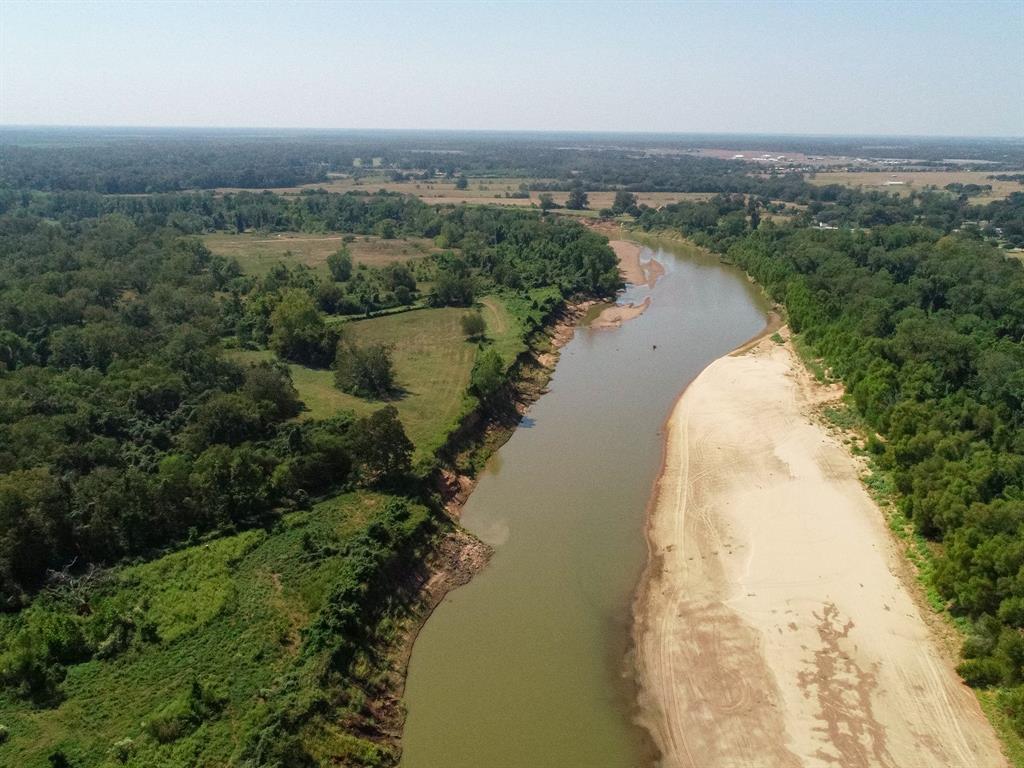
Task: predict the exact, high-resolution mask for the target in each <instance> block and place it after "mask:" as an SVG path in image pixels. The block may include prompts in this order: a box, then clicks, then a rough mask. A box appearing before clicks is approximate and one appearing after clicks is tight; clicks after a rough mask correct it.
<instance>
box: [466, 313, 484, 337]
mask: <svg viewBox="0 0 1024 768" xmlns="http://www.w3.org/2000/svg"><path fill="white" fill-rule="evenodd" d="M486 331H487V323H485V322H484V317H483V315H481V314H480V313H479V312H467V313H466V314H464V315H463V316H462V333H463V334H465V336H466V338H469V339H482V338H483V336H484V333H486Z"/></svg>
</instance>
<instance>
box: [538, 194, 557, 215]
mask: <svg viewBox="0 0 1024 768" xmlns="http://www.w3.org/2000/svg"><path fill="white" fill-rule="evenodd" d="M557 207H558V203H556V202H555V198H554V197H552V196H551V193H550V192H543V193H541V196H540V209H541V210H542V211H543V212H544V213H547V212H548V211H550V210H552V209H553V208H557Z"/></svg>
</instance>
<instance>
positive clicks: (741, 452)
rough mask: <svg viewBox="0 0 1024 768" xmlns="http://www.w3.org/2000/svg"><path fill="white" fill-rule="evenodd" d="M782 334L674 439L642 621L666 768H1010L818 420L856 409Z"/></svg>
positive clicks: (669, 427)
mask: <svg viewBox="0 0 1024 768" xmlns="http://www.w3.org/2000/svg"><path fill="white" fill-rule="evenodd" d="M780 326H781V318H779V317H778V315H777V314H775V313H771V314H770V315H769V318H768V322H767V323H766V326H765V328H764V329H763V330H762V332H761V333H759V334H758V335H757V336H755V337H754V338H753V339H751V340H749V341H748V342H746V343H744V344H742V345H740V346H739V347H738V348H737V349H735V350H733V351H732V352H730V353H728V354H727V355H725V356H723V357H721V358H719V359H718V360H716V361H714V362H713V363H711V365H709V366H708V367H707V368H705V370H704V371H703V372H702V373H701V374H700V375H699V376H698V377H697V378H696V379H695V380H694V381H693V382H691V383H690V385H689V386H687V387H686V388H685V389H684V390H683V391H682V392H681V393H680V395H679V397H678V399H677V401H676V403H675V405H674V406H673V409H672V412H671V415H670V416H669V418H668V420H667V421H666V424H665V442H664V446H663V453H662V467H661V471H660V472H659V476H658V479H657V481H656V483H655V487H654V488H653V490H652V495H651V497H650V500H649V502H648V511H647V522H646V525H645V534H646V538H647V545H648V563H647V566H646V568H645V570H644V572H643V575H642V578H641V582H640V586H639V588H638V590H637V594H636V596H635V599H634V603H633V618H634V623H633V636H632V640H633V647H632V652H631V659H630V663H631V666H632V672H633V674H634V675H635V677H636V688H637V692H638V699H637V703H636V709H635V712H636V717H635V720H636V722H637V723H638V724H640V725H641V726H642V727H644V728H645V729H646V730H647V731H648V732H649V733H650V734H651V736H652V738H653V740H654V741H655V743H656V744H657V746H658V749H659V751H660V753H661V755H662V762H661V763H660V764H661V765H664V766H665V768H669V766H694V768H697V766H699V768H713V767H714V766H722V767H723V768H724V767H725V766H729V768H734V767H736V766H743V765H750V766H755V765H756V766H764V765H772V766H776V765H777V766H786V767H787V768H788V767H789V766H793V768H797V767H798V766H799V767H801V768H802V767H803V766H826V765H834V764H837V763H838V764H841V765H843V766H844V768H845V767H846V766H851V768H854V767H855V768H860V767H861V766H865V767H866V766H876V765H877V766H901V767H902V766H908V767H909V766H922V768H923V766H925V765H932V764H941V765H950V766H960V765H963V766H964V767H965V768H966V766H968V765H979V766H980V765H984V766H998V765H1005V759H1004V758H1003V757H1002V755H1001V752H1000V748H999V744H998V741H997V740H996V738H995V736H994V734H993V733H992V730H991V727H990V726H989V724H988V722H987V720H986V719H985V718H984V716H983V715H982V713H981V711H980V708H979V706H978V704H977V701H976V699H975V698H974V696H973V694H972V693H971V691H970V690H969V689H967V688H966V687H965V686H963V685H962V684H961V683H960V681H959V678H958V677H957V676H956V675H955V673H954V672H953V670H952V666H951V664H950V663H949V661H948V658H947V657H946V655H945V654H944V653H942V652H940V649H939V647H938V645H939V639H938V638H936V637H934V636H933V633H932V632H931V630H930V629H929V628H928V626H927V623H926V622H925V620H924V617H923V616H922V615H921V613H920V611H919V608H918V606H917V605H916V603H915V602H914V600H913V599H912V595H911V594H910V593H911V592H912V590H910V589H908V588H907V586H906V585H905V584H904V583H903V581H902V580H900V579H899V578H898V577H897V576H896V575H895V574H896V573H897V572H899V568H898V566H899V560H898V558H899V557H900V555H899V553H898V552H896V551H895V544H894V542H893V540H892V537H891V535H890V534H889V532H888V529H887V528H886V527H885V523H884V518H883V516H882V513H881V512H880V510H878V508H877V507H875V506H874V504H873V502H871V501H870V499H869V498H868V497H867V494H866V491H865V489H864V488H863V487H862V485H861V483H860V480H859V475H858V473H857V470H856V465H855V460H854V458H853V457H852V456H851V455H850V454H849V452H848V451H847V450H846V448H845V446H843V445H841V444H839V443H838V442H837V441H836V440H835V439H834V438H833V437H831V436H830V435H828V434H826V433H825V431H824V429H823V428H822V427H821V426H820V425H819V424H817V423H816V422H813V421H812V420H811V419H810V417H809V415H808V414H807V413H805V411H806V407H805V406H807V405H808V403H809V402H811V401H812V400H813V399H815V398H816V399H817V401H819V402H824V401H827V400H828V399H830V398H834V397H836V396H837V395H836V393H835V392H834V391H827V390H825V388H823V387H820V386H819V385H815V384H812V383H811V382H810V378H809V375H808V374H807V372H806V371H805V369H804V368H803V366H802V364H801V363H800V361H799V360H798V359H796V358H795V356H794V354H793V352H792V350H791V349H790V345H789V344H788V343H787V345H786V346H784V347H783V346H780V345H777V344H776V343H775V342H772V341H769V340H768V339H767V337H768V336H769V335H771V334H773V333H774V332H775V331H776V330H777V329H778V328H779V327H780ZM737 381H739V384H738V385H737ZM816 386H817V387H818V388H817V389H815V387H816ZM765 389H768V390H770V393H768V394H765V392H764V390H765ZM744 399H746V400H749V401H751V402H743V401H744ZM759 399H761V400H762V401H761V402H758V400H759ZM776 401H777V402H778V403H779V405H778V408H775V407H774V406H773V405H772V403H773V402H776ZM743 405H746V406H748V408H746V409H744V408H743V407H742V406H743ZM750 406H752V407H753V408H754V409H755V411H756V410H757V408H758V407H760V408H761V413H760V414H756V413H755V414H754V416H753V417H751V414H750V412H749V407H750ZM776 410H778V411H780V413H776ZM708 414H711V416H708ZM737 417H739V418H737ZM759 419H765V420H767V423H765V424H760V423H759ZM720 422H721V423H725V424H731V427H724V428H723V427H722V426H721V424H720ZM780 435H781V437H780ZM730 439H731V442H730ZM780 441H781V442H782V443H785V444H784V445H783V444H780ZM822 445H824V446H825V447H824V448H822ZM801 451H802V452H801ZM707 454H710V456H708V455H707ZM751 455H754V456H755V458H754V459H750V456H751ZM746 465H751V466H749V467H748V466H746ZM794 467H796V468H797V469H794ZM737 477H739V478H741V480H740V482H736V478H737ZM830 494H831V495H830ZM691 507H692V508H693V510H692V511H690V508H691ZM765 509H767V510H769V512H770V513H771V515H772V517H768V518H766V517H765V516H764V515H763V514H760V515H759V514H758V512H763V510H765ZM833 509H835V510H839V512H837V513H836V514H835V517H834V518H829V517H827V516H828V515H829V514H830V512H831V510H833ZM740 510H742V511H740ZM684 511H688V512H689V514H686V515H684V514H683V513H684ZM751 518H759V519H754V520H753V521H752V520H751ZM823 520H825V521H826V523H823ZM833 525H835V526H836V530H835V531H832V530H830V528H831V526H833ZM775 529H780V530H775ZM815 536H816V537H817V540H814V537H815ZM808 537H810V538H811V539H812V541H807V538H808ZM848 539H850V540H848ZM794 545H795V546H794ZM809 545H810V546H809ZM861 550H863V551H861ZM844 558H845V559H844ZM802 560H803V561H807V560H812V561H813V562H812V564H811V565H810V566H807V567H803V568H801V566H800V561H802ZM844 562H849V563H854V564H855V565H854V567H853V568H846V569H845V570H844V569H843V567H842V566H841V565H840V566H837V565H836V564H837V563H839V564H842V563H844ZM853 570H855V574H851V573H850V571H853ZM779 573H784V574H785V578H780V577H779V576H776V575H775V574H779ZM851 579H853V580H854V582H853V583H851ZM865 585H868V587H869V588H870V590H865ZM862 590H865V591H862ZM883 593H884V595H885V597H884V598H882V597H877V596H879V595H881V594H883ZM868 595H873V596H874V597H877V599H874V597H868ZM883 606H884V607H883ZM862 627H863V629H862ZM922 693H924V694H926V697H925V698H924V699H922V695H921V694H922ZM950 731H952V732H953V735H950V733H949V732H950ZM780 733H781V734H785V736H784V737H782V738H780V735H779V734H780ZM908 761H909V762H908Z"/></svg>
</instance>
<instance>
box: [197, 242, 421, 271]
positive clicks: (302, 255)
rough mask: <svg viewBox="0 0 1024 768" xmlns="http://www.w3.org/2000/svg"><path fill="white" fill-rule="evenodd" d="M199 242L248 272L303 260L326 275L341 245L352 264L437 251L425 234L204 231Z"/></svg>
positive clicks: (382, 262)
mask: <svg viewBox="0 0 1024 768" xmlns="http://www.w3.org/2000/svg"><path fill="white" fill-rule="evenodd" d="M203 242H204V243H205V244H206V247H207V248H209V249H210V251H212V252H213V253H215V254H217V255H218V256H224V257H227V258H235V259H237V260H238V263H239V265H240V266H241V267H242V271H243V272H245V273H247V274H252V275H264V274H266V273H267V272H268V271H269V270H270V268H271V267H273V266H274V265H275V264H277V263H279V262H286V263H288V264H291V265H294V264H305V265H306V266H307V267H310V268H311V269H313V270H315V271H316V272H318V273H320V274H322V275H324V276H326V275H327V274H328V270H327V257H328V256H330V255H331V254H332V253H334V252H335V251H337V250H338V249H339V248H341V247H342V246H345V247H347V248H348V250H349V252H350V253H351V254H352V260H353V261H354V262H355V263H356V264H366V265H367V266H370V267H382V266H385V265H386V264H391V263H394V262H400V261H407V260H409V259H414V258H420V257H423V256H428V255H430V254H432V253H436V252H438V251H439V249H438V248H435V247H434V243H433V241H431V240H430V239H428V238H425V237H405V238H393V239H384V238H380V237H376V236H374V235H340V234H320V233H304V232H273V233H261V232H246V233H244V234H229V233H227V232H215V233H212V234H208V235H204V236H203ZM289 254H290V255H289Z"/></svg>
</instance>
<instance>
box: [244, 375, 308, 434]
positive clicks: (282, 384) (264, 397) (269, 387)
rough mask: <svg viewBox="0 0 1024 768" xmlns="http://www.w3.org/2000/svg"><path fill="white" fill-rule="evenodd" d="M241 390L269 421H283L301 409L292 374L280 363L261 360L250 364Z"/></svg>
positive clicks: (295, 414)
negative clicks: (263, 412) (262, 411)
mask: <svg viewBox="0 0 1024 768" xmlns="http://www.w3.org/2000/svg"><path fill="white" fill-rule="evenodd" d="M242 391H243V392H244V393H245V394H246V395H248V396H249V397H250V398H251V399H252V400H254V401H255V402H256V403H257V404H258V405H259V407H260V408H261V409H262V410H264V411H265V413H266V416H267V418H268V419H269V420H271V421H283V420H284V419H290V418H291V417H293V416H297V415H298V414H299V411H301V410H302V402H301V401H300V400H299V393H298V390H296V389H295V385H294V384H292V374H291V371H289V370H288V366H286V365H283V364H282V363H277V362H274V363H270V362H262V363H257V364H256V365H250V366H249V368H248V369H247V370H246V372H245V384H243V385H242Z"/></svg>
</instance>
